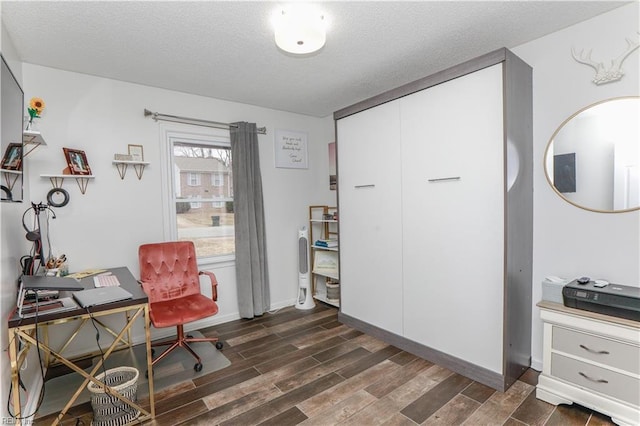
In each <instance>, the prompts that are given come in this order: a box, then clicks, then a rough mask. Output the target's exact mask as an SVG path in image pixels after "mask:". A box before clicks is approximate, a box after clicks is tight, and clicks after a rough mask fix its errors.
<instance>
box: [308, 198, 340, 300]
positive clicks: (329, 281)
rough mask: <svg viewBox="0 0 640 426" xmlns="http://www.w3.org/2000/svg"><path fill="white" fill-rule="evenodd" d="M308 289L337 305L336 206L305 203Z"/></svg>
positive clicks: (338, 277)
mask: <svg viewBox="0 0 640 426" xmlns="http://www.w3.org/2000/svg"><path fill="white" fill-rule="evenodd" d="M309 245H310V250H311V265H312V268H311V291H312V294H313V297H314V298H315V299H316V300H320V301H322V302H325V303H327V304H329V305H333V306H336V307H338V306H340V275H339V267H338V250H339V244H338V209H337V207H331V206H325V205H320V206H309Z"/></svg>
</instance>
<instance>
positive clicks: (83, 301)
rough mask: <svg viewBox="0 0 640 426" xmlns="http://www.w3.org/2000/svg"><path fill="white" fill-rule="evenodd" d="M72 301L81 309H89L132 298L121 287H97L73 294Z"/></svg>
mask: <svg viewBox="0 0 640 426" xmlns="http://www.w3.org/2000/svg"><path fill="white" fill-rule="evenodd" d="M73 298H74V300H75V301H76V302H77V303H78V305H80V307H81V308H89V307H91V306H96V305H104V304H106V303H113V302H119V301H121V300H127V299H131V298H133V295H132V294H131V293H129V292H128V291H127V290H125V289H123V288H122V287H117V286H113V287H98V288H91V289H89V290H82V291H76V292H74V293H73Z"/></svg>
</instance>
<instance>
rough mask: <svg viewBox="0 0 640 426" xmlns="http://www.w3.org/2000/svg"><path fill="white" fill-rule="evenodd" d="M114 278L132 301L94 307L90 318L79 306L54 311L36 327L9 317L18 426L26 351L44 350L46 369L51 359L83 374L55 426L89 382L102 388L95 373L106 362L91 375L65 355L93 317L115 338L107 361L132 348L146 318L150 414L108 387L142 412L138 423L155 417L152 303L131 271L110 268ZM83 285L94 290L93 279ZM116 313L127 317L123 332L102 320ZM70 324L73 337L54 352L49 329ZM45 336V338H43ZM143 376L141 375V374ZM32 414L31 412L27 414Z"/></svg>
mask: <svg viewBox="0 0 640 426" xmlns="http://www.w3.org/2000/svg"><path fill="white" fill-rule="evenodd" d="M109 271H111V272H112V273H113V274H114V275H116V276H117V277H118V280H119V281H120V286H121V287H122V288H124V289H126V290H127V291H129V292H130V293H131V294H132V295H133V298H131V299H129V300H123V301H120V302H115V303H109V304H104V305H98V306H94V307H92V308H91V309H90V311H91V316H90V315H89V314H88V313H87V311H86V310H84V309H82V308H80V307H78V309H75V310H72V311H66V312H57V313H56V312H52V313H43V314H41V315H39V316H38V323H37V324H36V320H35V318H34V317H32V318H20V317H18V316H17V314H15V313H14V315H13V316H12V317H11V318H9V357H10V360H11V384H12V389H13V393H12V397H11V399H12V405H13V415H15V416H16V417H17V418H18V419H17V420H16V424H23V422H22V420H20V419H19V418H20V417H21V416H22V414H23V413H22V409H21V403H20V390H19V389H20V387H19V379H18V371H19V369H20V367H21V365H22V363H23V362H24V360H25V358H26V355H27V350H28V349H29V348H30V347H31V346H36V347H38V348H40V349H41V350H42V351H44V354H45V359H44V363H45V367H46V366H49V365H50V364H51V361H52V358H53V359H55V360H57V361H59V362H60V363H62V364H64V365H66V366H67V367H69V368H70V369H72V370H73V371H75V372H77V373H79V374H81V375H82V376H83V377H84V378H85V380H84V381H83V382H82V385H81V386H80V387H79V388H78V390H77V391H76V392H75V394H74V395H73V397H72V398H71V399H70V400H69V402H68V403H67V404H66V405H65V406H64V408H63V409H62V410H61V411H60V413H59V414H58V417H57V418H56V419H55V420H54V421H53V423H52V424H53V425H57V424H58V423H59V422H60V421H61V420H62V419H63V417H64V415H65V414H66V413H67V411H68V410H69V408H71V407H72V406H73V403H74V402H75V400H76V399H77V398H78V396H79V395H80V393H81V392H82V390H83V389H84V388H85V387H86V386H87V384H88V383H89V381H92V382H94V383H96V384H98V385H101V386H102V383H101V382H99V381H98V380H96V379H95V376H96V374H99V373H100V372H102V364H103V361H102V360H99V361H98V362H97V364H96V365H95V366H94V367H93V368H92V369H91V371H90V372H89V373H87V372H85V371H84V370H83V369H82V368H80V367H79V366H78V365H76V364H74V362H73V361H72V360H70V359H67V358H66V357H65V356H64V355H63V354H62V353H63V352H64V350H65V349H66V348H67V347H68V345H69V343H71V341H72V340H73V339H74V338H75V337H76V336H77V335H78V332H79V331H80V329H81V328H82V327H83V326H84V325H85V324H87V323H88V322H90V321H91V317H93V319H94V320H95V321H96V322H97V323H98V324H100V325H101V326H102V327H103V328H104V329H105V330H107V332H109V333H110V334H111V335H112V336H114V341H113V343H112V344H111V345H110V346H109V348H108V349H107V350H105V351H104V358H105V359H106V358H107V357H108V356H109V355H110V354H111V353H112V352H113V351H114V350H117V349H120V348H123V347H130V346H131V326H132V325H133V324H134V322H135V321H136V320H137V319H138V318H140V317H143V319H144V329H145V339H146V347H147V370H148V375H149V411H147V410H144V409H143V408H142V407H140V406H139V405H138V404H137V403H135V402H133V401H130V400H129V399H127V398H125V397H124V396H123V395H121V394H120V393H118V392H117V391H115V390H114V389H113V388H111V387H108V386H107V388H108V389H109V391H110V392H111V393H112V394H113V395H114V396H115V397H117V398H118V399H120V400H122V401H124V402H126V403H127V404H129V405H130V406H131V407H134V408H135V409H136V410H139V411H140V417H138V419H137V420H136V422H137V421H145V420H149V419H153V418H154V417H155V404H154V397H153V370H152V368H151V365H152V364H151V362H152V359H151V332H150V321H149V300H148V298H147V295H146V294H145V293H144V292H143V291H142V287H141V286H140V285H139V284H138V282H137V281H136V279H135V278H134V277H133V275H132V274H131V272H130V271H129V269H127V268H124V267H122V268H112V269H109ZM80 283H81V284H82V286H83V287H84V288H85V289H89V288H94V285H93V277H87V278H85V279H83V280H81V281H80ZM64 296H68V294H64V293H61V294H60V297H64ZM117 313H124V314H125V317H126V324H125V325H124V327H123V328H122V330H120V331H113V330H111V329H109V328H108V327H107V326H106V325H104V324H103V323H102V322H101V321H100V318H101V317H103V316H105V315H112V314H117ZM71 321H78V322H79V323H78V325H77V327H76V329H75V331H74V333H73V334H72V335H71V337H70V338H69V339H68V340H67V341H66V342H65V343H64V344H63V346H62V348H60V349H58V350H54V349H52V348H51V347H50V346H49V341H48V340H49V339H48V328H49V327H50V326H52V325H56V324H63V323H67V322H71ZM36 326H37V327H38V330H39V331H38V335H39V336H40V337H41V338H40V340H38V339H36ZM42 336H44V338H42ZM19 340H22V341H23V342H26V345H27V350H23V351H22V352H19V347H18V344H19ZM140 373H141V374H142V372H140ZM27 414H30V413H27Z"/></svg>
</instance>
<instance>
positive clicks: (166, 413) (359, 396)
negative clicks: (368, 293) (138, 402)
mask: <svg viewBox="0 0 640 426" xmlns="http://www.w3.org/2000/svg"><path fill="white" fill-rule="evenodd" d="M201 332H202V333H203V334H205V335H210V336H214V335H215V336H219V337H220V339H221V340H222V341H223V342H224V344H225V347H224V349H223V353H224V354H225V356H226V357H227V358H228V359H229V360H230V361H231V366H229V367H227V368H225V369H222V370H219V371H216V372H214V373H210V374H206V375H203V376H201V377H199V378H197V379H195V380H192V381H189V382H183V383H179V384H176V386H174V387H172V388H170V389H168V390H165V391H163V392H160V393H158V394H156V419H155V421H153V422H147V424H148V425H159V426H160V425H162V426H164V425H166V426H175V425H202V426H205V425H207V426H209V425H225V426H226V425H241V426H244V425H274V426H275V425H277V426H287V425H297V424H301V425H336V424H340V425H358V426H359V425H367V426H368V425H374V424H378V425H460V424H465V425H509V426H512V425H513V426H515V425H520V426H521V425H562V426H567V425H569V426H572V425H576V426H577V425H589V426H595V425H612V424H613V423H612V422H611V421H610V419H609V418H608V417H605V416H603V415H601V414H598V413H595V412H593V411H591V410H589V409H586V408H583V407H580V406H577V405H573V406H564V405H561V406H558V407H554V406H552V405H550V404H547V403H545V402H543V401H540V400H538V399H536V397H535V385H536V383H537V378H538V373H537V372H535V371H534V370H528V371H527V372H526V373H525V374H524V375H523V376H522V377H521V378H520V380H518V381H517V382H516V383H515V384H514V385H513V386H511V387H510V388H509V389H508V390H507V391H506V392H504V393H502V392H497V391H494V390H493V389H491V388H488V387H487V386H484V385H482V384H479V383H476V382H474V381H472V380H470V379H468V378H466V377H463V376H460V375H458V374H455V373H453V372H451V371H449V370H447V369H446V368H443V367H441V366H438V365H434V364H432V363H430V362H428V361H425V360H423V359H420V358H417V357H415V356H413V355H411V354H409V353H407V352H404V351H402V350H400V349H398V348H395V347H393V346H390V345H387V344H386V343H384V342H382V341H380V340H377V339H375V338H372V337H370V336H367V335H365V334H362V333H361V332H359V331H356V330H354V329H352V328H350V327H347V326H345V325H343V324H341V323H340V322H338V320H337V310H336V309H334V308H332V307H329V306H326V305H323V304H319V305H318V306H316V308H314V309H312V310H308V311H301V310H297V309H295V308H293V307H290V308H285V309H282V310H280V311H279V312H276V313H273V314H265V315H263V316H262V317H259V318H256V319H253V320H238V321H233V322H229V323H226V324H222V325H219V326H216V327H212V328H208V329H204V330H201ZM90 412H91V407H90V406H89V405H88V404H84V405H81V406H78V407H75V408H74V409H73V410H72V411H71V413H70V414H71V415H70V416H68V418H66V419H65V421H64V422H63V424H68V425H73V424H75V422H76V419H77V418H80V419H82V420H83V422H84V423H85V424H87V425H88V424H89V422H90V418H91V415H90ZM50 421H51V417H45V418H43V419H40V420H38V421H37V422H36V423H37V424H48V423H50Z"/></svg>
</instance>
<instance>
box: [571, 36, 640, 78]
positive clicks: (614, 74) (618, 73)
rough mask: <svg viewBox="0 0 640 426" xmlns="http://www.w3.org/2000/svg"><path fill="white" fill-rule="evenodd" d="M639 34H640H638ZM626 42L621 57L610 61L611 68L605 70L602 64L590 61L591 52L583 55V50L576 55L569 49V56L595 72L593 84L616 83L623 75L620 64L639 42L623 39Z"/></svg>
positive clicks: (573, 50) (605, 67)
mask: <svg viewBox="0 0 640 426" xmlns="http://www.w3.org/2000/svg"><path fill="white" fill-rule="evenodd" d="M638 34H640V32H639V33H638ZM625 40H626V41H627V49H626V50H625V51H624V52H623V53H622V55H620V56H618V57H617V58H615V59H612V60H611V66H609V67H608V68H607V66H606V65H605V64H604V62H595V61H594V60H593V59H591V50H590V51H589V52H588V53H586V54H585V53H584V50H581V51H580V54H576V51H575V49H574V48H573V47H572V48H571V56H573V59H575V60H576V61H577V62H579V63H581V64H585V65H588V66H590V67H591V68H593V69H594V70H596V75H595V77H593V80H592V81H593V82H594V83H595V84H597V85H600V84H605V83H611V82H614V81H618V80H620V79H621V78H622V76H623V75H624V71H622V63H623V62H624V60H625V59H627V57H628V56H629V55H630V54H631V53H632V52H633V51H634V50H636V49H637V48H638V46H640V42H638V41H633V40H630V39H629V38H626V39H625Z"/></svg>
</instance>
